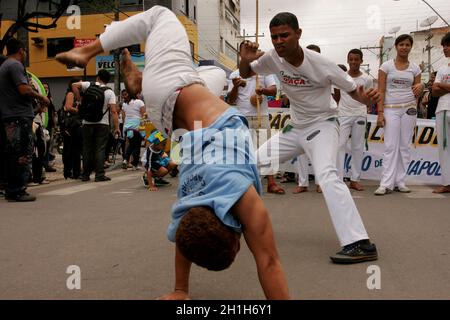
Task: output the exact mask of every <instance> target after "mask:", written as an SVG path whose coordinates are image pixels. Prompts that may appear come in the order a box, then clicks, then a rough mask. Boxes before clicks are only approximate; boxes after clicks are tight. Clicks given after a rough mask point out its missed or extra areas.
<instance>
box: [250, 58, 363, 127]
mask: <svg viewBox="0 0 450 320" xmlns="http://www.w3.org/2000/svg"><path fill="white" fill-rule="evenodd" d="M303 53H304V60H303V63H302V64H301V65H300V67H295V66H293V65H291V64H290V63H289V62H287V61H286V60H284V59H283V58H280V57H279V56H278V54H277V53H276V51H275V50H274V49H272V50H270V51H268V52H267V53H266V54H264V55H263V56H262V57H261V58H259V59H258V60H256V61H253V62H252V63H251V68H252V70H253V71H254V72H255V73H259V74H274V75H275V76H276V77H278V79H279V80H280V83H281V88H282V90H283V91H284V92H285V93H286V95H287V97H288V98H289V100H290V104H291V106H290V115H291V123H292V124H293V125H294V126H296V127H299V128H304V127H306V126H308V125H311V124H313V123H316V122H317V121H324V120H327V119H329V118H331V117H334V116H337V109H335V108H332V102H331V101H332V97H331V96H330V92H331V87H332V85H335V86H337V87H339V88H340V89H341V90H344V91H348V92H351V91H354V90H355V89H356V83H355V82H354V81H353V79H352V77H350V76H349V75H348V74H347V73H346V72H344V71H343V70H342V69H341V68H339V67H338V66H337V65H336V64H335V63H334V62H332V61H331V60H328V59H327V58H325V57H324V56H322V55H320V54H319V53H317V52H314V51H312V50H303Z"/></svg>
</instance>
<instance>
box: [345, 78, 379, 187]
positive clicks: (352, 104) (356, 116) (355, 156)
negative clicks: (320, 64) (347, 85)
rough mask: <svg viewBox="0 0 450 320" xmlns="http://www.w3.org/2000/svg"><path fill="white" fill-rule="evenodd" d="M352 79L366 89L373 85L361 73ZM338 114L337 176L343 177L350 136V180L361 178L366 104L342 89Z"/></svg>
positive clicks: (356, 180) (357, 180)
mask: <svg viewBox="0 0 450 320" xmlns="http://www.w3.org/2000/svg"><path fill="white" fill-rule="evenodd" d="M353 80H354V81H355V82H356V84H357V85H358V86H362V87H364V89H365V90H368V89H369V88H371V87H372V86H373V81H372V79H370V78H369V77H368V76H367V75H365V74H363V73H362V74H361V75H360V76H358V77H354V78H353ZM338 115H339V153H338V160H337V169H338V172H339V178H341V179H343V178H344V161H345V149H346V146H347V142H348V139H349V137H350V136H351V155H352V160H351V178H350V180H351V181H355V182H359V181H360V180H361V170H362V169H361V167H362V161H363V155H364V140H365V133H366V123H367V106H366V105H365V104H362V103H361V102H359V101H356V100H355V99H353V98H352V97H350V95H349V94H348V93H347V92H345V91H342V92H341V100H340V101H339V108H338Z"/></svg>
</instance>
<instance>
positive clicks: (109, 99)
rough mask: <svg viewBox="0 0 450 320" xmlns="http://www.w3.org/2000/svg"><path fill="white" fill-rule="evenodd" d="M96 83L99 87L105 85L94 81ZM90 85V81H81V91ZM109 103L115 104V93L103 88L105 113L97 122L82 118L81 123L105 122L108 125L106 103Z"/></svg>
mask: <svg viewBox="0 0 450 320" xmlns="http://www.w3.org/2000/svg"><path fill="white" fill-rule="evenodd" d="M96 84H97V85H98V86H100V87H106V85H104V84H101V83H99V82H96ZM90 86H91V83H90V82H87V81H85V82H82V83H81V91H82V92H85V91H86V90H87V89H88V88H89V87H90ZM110 104H116V95H115V94H114V91H112V90H111V89H106V90H105V102H104V103H103V112H104V113H105V114H104V115H103V118H102V120H101V121H99V122H90V121H86V120H83V124H105V125H107V126H109V113H110V110H109V111H106V110H108V105H110Z"/></svg>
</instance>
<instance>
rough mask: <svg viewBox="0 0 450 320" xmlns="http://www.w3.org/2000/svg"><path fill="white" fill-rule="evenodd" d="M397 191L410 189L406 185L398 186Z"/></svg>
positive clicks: (403, 191) (408, 191)
mask: <svg viewBox="0 0 450 320" xmlns="http://www.w3.org/2000/svg"><path fill="white" fill-rule="evenodd" d="M397 191H398V192H402V193H410V192H411V189H410V188H408V187H407V186H398V187H397Z"/></svg>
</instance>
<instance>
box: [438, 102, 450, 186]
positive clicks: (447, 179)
mask: <svg viewBox="0 0 450 320" xmlns="http://www.w3.org/2000/svg"><path fill="white" fill-rule="evenodd" d="M436 130H437V137H438V145H439V163H440V165H441V173H442V185H443V186H450V110H447V111H441V112H438V113H437V114H436Z"/></svg>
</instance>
